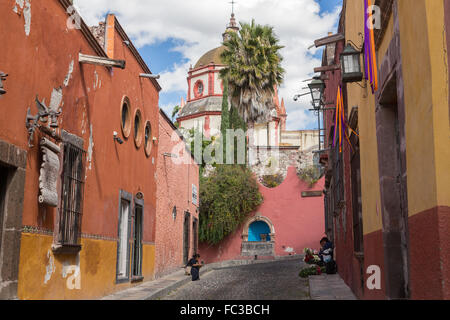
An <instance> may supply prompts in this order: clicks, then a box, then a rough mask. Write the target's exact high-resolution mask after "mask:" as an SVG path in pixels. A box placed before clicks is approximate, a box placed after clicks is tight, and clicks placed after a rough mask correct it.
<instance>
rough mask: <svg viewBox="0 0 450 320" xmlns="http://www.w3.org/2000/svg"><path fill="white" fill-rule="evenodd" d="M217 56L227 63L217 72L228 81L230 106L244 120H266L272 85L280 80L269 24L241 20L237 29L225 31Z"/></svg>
mask: <svg viewBox="0 0 450 320" xmlns="http://www.w3.org/2000/svg"><path fill="white" fill-rule="evenodd" d="M228 35H229V38H228V39H229V40H227V41H225V42H224V46H225V50H224V52H223V53H222V55H221V58H222V61H223V62H224V64H225V65H226V66H227V67H225V68H224V69H222V70H221V72H220V75H221V77H222V79H223V80H224V81H227V82H228V86H229V90H230V92H229V94H230V97H231V102H232V105H233V106H236V108H237V109H238V110H239V113H240V115H241V117H242V118H243V119H244V121H245V122H246V123H251V124H253V123H258V122H262V123H266V122H268V121H269V120H270V111H271V108H272V107H273V95H274V93H275V89H274V88H275V86H279V85H280V84H281V83H282V82H283V75H284V72H285V71H284V69H283V68H282V67H281V62H282V60H283V58H282V56H281V55H280V53H279V50H280V49H282V48H283V46H280V45H279V44H278V43H279V40H278V38H277V37H276V36H275V34H274V31H273V27H270V26H267V25H266V26H261V25H259V24H255V21H254V20H252V23H251V24H247V23H241V29H240V31H239V32H232V31H230V32H228Z"/></svg>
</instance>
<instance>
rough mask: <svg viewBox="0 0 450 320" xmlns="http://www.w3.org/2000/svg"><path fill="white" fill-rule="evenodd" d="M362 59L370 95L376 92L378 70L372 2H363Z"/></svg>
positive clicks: (365, 0) (367, 0)
mask: <svg viewBox="0 0 450 320" xmlns="http://www.w3.org/2000/svg"><path fill="white" fill-rule="evenodd" d="M364 10H365V12H364V18H365V19H364V59H365V71H366V72H365V73H366V76H365V77H366V80H369V82H370V87H371V88H372V94H374V93H375V92H376V91H377V90H378V69H377V57H376V51H375V34H374V29H375V28H374V24H373V10H372V0H364Z"/></svg>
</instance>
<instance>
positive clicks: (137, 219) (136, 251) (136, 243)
mask: <svg viewBox="0 0 450 320" xmlns="http://www.w3.org/2000/svg"><path fill="white" fill-rule="evenodd" d="M142 212H143V208H142V206H140V205H136V206H135V209H134V235H133V238H134V239H133V266H132V272H133V277H142V232H143V230H142V226H143V224H142V218H143V217H142Z"/></svg>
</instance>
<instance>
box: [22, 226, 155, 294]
mask: <svg viewBox="0 0 450 320" xmlns="http://www.w3.org/2000/svg"><path fill="white" fill-rule="evenodd" d="M52 242H53V237H52V236H51V235H41V234H33V233H23V234H22V239H21V243H22V246H21V252H20V265H21V268H20V272H19V289H18V295H19V298H20V299H24V300H55V299H56V300H64V299H67V300H77V299H83V300H85V299H87V300H89V299H96V298H98V297H102V296H105V295H107V294H110V293H112V292H114V291H118V290H121V289H125V288H127V287H128V286H129V284H127V283H125V284H119V285H116V283H115V277H116V269H115V268H112V267H111V266H115V264H116V258H117V245H116V241H111V240H94V239H82V242H81V244H82V246H83V250H81V251H80V253H79V254H78V255H66V256H61V255H54V254H53V253H52V250H51V245H52ZM143 249H144V255H143V256H144V260H143V266H142V270H143V275H144V277H150V278H151V277H152V276H153V271H154V252H155V247H154V245H144V248H143ZM81 293H82V294H81Z"/></svg>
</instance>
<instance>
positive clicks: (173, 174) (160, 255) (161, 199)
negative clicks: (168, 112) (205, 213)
mask: <svg viewBox="0 0 450 320" xmlns="http://www.w3.org/2000/svg"><path fill="white" fill-rule="evenodd" d="M158 147H159V152H158V167H157V175H156V179H157V202H156V203H157V206H156V207H157V208H156V236H155V248H156V249H155V276H156V277H159V276H162V275H165V274H168V273H170V272H173V271H178V270H180V268H181V266H182V265H183V225H184V213H185V212H186V211H189V212H190V214H191V216H190V223H189V225H190V235H189V257H191V256H192V255H193V253H194V251H193V247H194V243H193V241H194V240H195V238H196V237H197V234H194V231H193V227H192V223H193V219H194V218H197V219H198V213H196V209H197V206H196V205H194V204H193V203H192V185H195V186H196V187H197V193H198V190H199V180H198V179H199V168H198V165H197V164H196V163H195V162H194V161H193V159H192V158H191V156H190V154H189V153H188V152H187V151H186V149H185V144H184V142H183V140H182V139H181V138H180V137H179V136H178V135H177V134H176V132H175V130H174V128H173V127H172V126H171V125H170V123H169V122H168V121H167V119H166V118H165V117H164V116H163V115H162V114H161V113H160V116H159V139H158ZM165 153H166V155H164V154H165ZM167 154H176V155H177V156H178V157H177V158H173V157H169V156H167ZM179 162H183V163H179ZM186 162H190V164H186ZM174 206H176V207H177V216H176V219H175V220H174V219H173V216H172V210H173V207H174Z"/></svg>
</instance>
